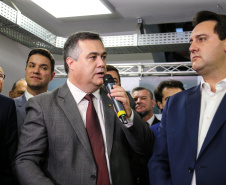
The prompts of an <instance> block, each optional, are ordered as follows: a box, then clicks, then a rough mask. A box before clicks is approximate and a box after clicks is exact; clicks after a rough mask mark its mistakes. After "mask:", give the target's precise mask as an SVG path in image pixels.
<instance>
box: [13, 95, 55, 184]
mask: <svg viewBox="0 0 226 185" xmlns="http://www.w3.org/2000/svg"><path fill="white" fill-rule="evenodd" d="M26 111H27V116H26V118H25V122H24V124H23V126H22V128H21V135H20V139H19V145H18V151H17V154H16V160H15V166H14V167H15V171H16V175H17V177H18V180H19V182H20V184H23V185H40V184H41V185H53V184H54V183H53V182H52V181H51V180H50V179H49V178H47V177H46V176H45V174H44V173H43V171H42V164H43V161H44V160H45V159H46V157H47V155H48V139H47V138H48V136H47V130H46V126H45V122H44V118H43V113H42V109H41V107H40V105H39V104H38V103H37V101H36V100H35V98H31V99H29V101H28V102H27V106H26Z"/></svg>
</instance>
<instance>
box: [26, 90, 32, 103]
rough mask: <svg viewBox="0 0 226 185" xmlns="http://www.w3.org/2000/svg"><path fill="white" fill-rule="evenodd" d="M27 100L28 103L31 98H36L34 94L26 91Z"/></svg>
mask: <svg viewBox="0 0 226 185" xmlns="http://www.w3.org/2000/svg"><path fill="white" fill-rule="evenodd" d="M24 94H25V98H26V100H27V101H28V100H29V99H30V98H32V97H34V96H33V95H32V94H30V93H29V92H28V91H25V93H24Z"/></svg>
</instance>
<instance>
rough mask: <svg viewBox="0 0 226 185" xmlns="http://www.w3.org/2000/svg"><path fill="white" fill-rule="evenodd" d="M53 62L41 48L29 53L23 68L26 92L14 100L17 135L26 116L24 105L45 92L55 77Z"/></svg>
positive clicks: (48, 53)
mask: <svg viewBox="0 0 226 185" xmlns="http://www.w3.org/2000/svg"><path fill="white" fill-rule="evenodd" d="M54 66H55V60H54V58H53V56H52V54H51V53H50V52H49V51H48V50H46V49H43V48H36V49H33V50H31V51H30V53H29V55H28V59H27V62H26V68H25V80H26V82H27V91H25V93H24V94H23V95H22V96H20V97H17V98H14V100H15V104H16V111H17V125H18V135H20V129H21V126H22V124H23V123H24V119H25V116H26V112H25V105H26V102H27V100H29V99H30V98H31V97H33V96H36V95H38V94H41V93H43V92H47V90H48V85H49V82H50V81H51V80H52V79H53V77H54V76H55V72H54Z"/></svg>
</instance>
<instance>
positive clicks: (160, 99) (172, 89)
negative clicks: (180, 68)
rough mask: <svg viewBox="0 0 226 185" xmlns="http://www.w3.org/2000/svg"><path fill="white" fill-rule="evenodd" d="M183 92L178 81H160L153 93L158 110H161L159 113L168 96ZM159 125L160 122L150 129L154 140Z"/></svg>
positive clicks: (182, 87)
mask: <svg viewBox="0 0 226 185" xmlns="http://www.w3.org/2000/svg"><path fill="white" fill-rule="evenodd" d="M183 90H184V86H183V84H182V82H180V81H178V80H165V81H161V82H160V83H159V85H158V86H157V87H156V89H155V91H154V95H155V101H156V104H157V106H158V108H159V109H160V110H161V112H162V111H163V109H164V107H165V104H166V100H167V99H168V98H169V97H170V96H173V95H174V94H177V93H178V92H181V91H183ZM159 125H160V122H159V123H157V124H155V125H152V126H151V127H150V128H151V130H152V131H153V133H154V135H155V138H156V137H157V135H158V128H159Z"/></svg>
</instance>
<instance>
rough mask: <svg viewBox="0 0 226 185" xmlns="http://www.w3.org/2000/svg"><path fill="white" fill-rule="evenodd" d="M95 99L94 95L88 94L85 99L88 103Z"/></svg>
mask: <svg viewBox="0 0 226 185" xmlns="http://www.w3.org/2000/svg"><path fill="white" fill-rule="evenodd" d="M93 97H94V96H93V94H86V95H85V97H84V98H85V99H86V100H88V101H92V99H93Z"/></svg>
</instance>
